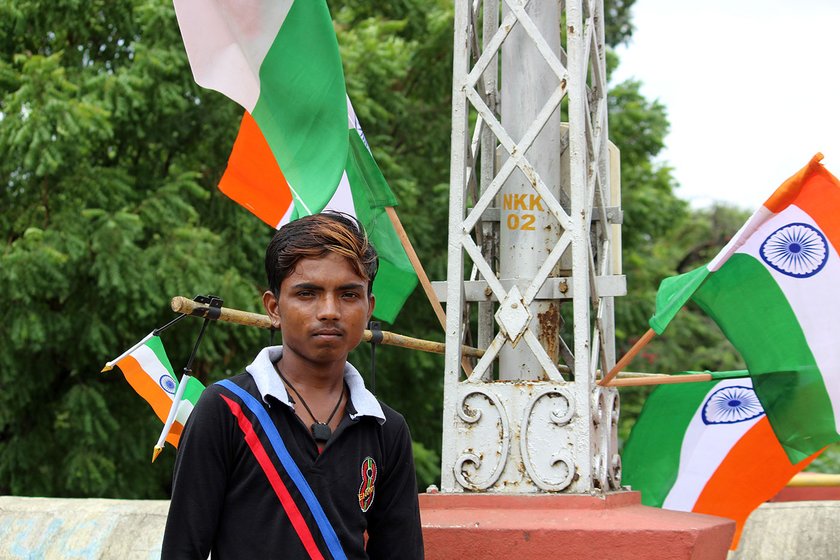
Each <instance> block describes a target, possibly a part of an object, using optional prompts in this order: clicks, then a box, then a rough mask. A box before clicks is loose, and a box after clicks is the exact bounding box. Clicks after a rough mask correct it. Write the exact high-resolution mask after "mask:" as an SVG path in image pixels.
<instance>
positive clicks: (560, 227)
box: [437, 0, 625, 493]
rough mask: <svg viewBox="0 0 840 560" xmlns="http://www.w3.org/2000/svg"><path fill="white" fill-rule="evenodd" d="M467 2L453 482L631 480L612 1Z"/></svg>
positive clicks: (451, 318)
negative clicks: (621, 367)
mask: <svg viewBox="0 0 840 560" xmlns="http://www.w3.org/2000/svg"><path fill="white" fill-rule="evenodd" d="M455 5H456V8H455V55H454V57H455V61H454V72H453V80H454V81H453V99H452V160H451V164H452V167H451V178H450V207H449V255H448V257H449V261H448V272H447V281H446V283H438V286H437V288H438V291H439V293H441V295H445V299H446V302H447V326H446V343H447V344H446V348H447V354H446V371H445V384H444V436H443V457H442V462H443V472H442V490H443V491H444V492H461V491H486V492H539V491H554V492H559V491H564V492H570V493H592V492H597V491H599V490H600V491H608V490H612V489H618V488H619V486H620V471H621V463H620V458H619V456H618V452H617V443H616V426H617V421H618V410H619V399H618V393H617V391H616V390H615V389H609V388H603V387H599V386H598V385H597V384H596V380H597V377H598V376H599V375H600V374H599V371H600V372H606V371H608V370H609V369H610V368H611V367H612V366H613V365H614V363H615V350H614V329H613V297H614V296H619V295H624V293H625V282H624V277H623V276H621V275H620V272H621V271H620V267H621V263H620V245H621V241H620V232H619V226H618V225H617V224H619V223H620V221H621V210H620V194H619V188H618V171H617V151H615V150H614V149H612V150H611V147H610V146H609V144H608V141H607V132H608V129H607V97H606V93H607V82H606V62H605V45H604V12H603V2H602V0H592V1H589V0H565V1H563V0H560V1H558V0H531V1H530V2H529V1H528V0H483V1H482V0H472V1H467V0H456V4H455ZM611 151H612V152H613V157H611ZM611 162H612V164H611ZM465 254H466V255H467V256H468V257H469V261H467V262H465V258H464V256H465ZM444 288H445V290H444ZM444 292H445V294H444ZM569 307H571V309H569ZM564 316H566V317H567V318H568V317H571V321H568V322H567V323H565V324H564V321H563V317H564ZM569 323H570V324H569ZM464 341H467V342H473V343H474V344H475V345H477V346H479V347H481V348H486V349H487V352H486V353H485V355H484V356H483V357H482V358H481V359H480V360H479V361H478V362H477V363H475V364H473V366H472V367H466V368H464V369H462V357H461V355H460V344H461V343H462V342H464Z"/></svg>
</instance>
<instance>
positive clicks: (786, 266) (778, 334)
mask: <svg viewBox="0 0 840 560" xmlns="http://www.w3.org/2000/svg"><path fill="white" fill-rule="evenodd" d="M821 159H822V155H821V154H818V155H817V156H815V157H814V158H813V159H812V160H811V162H810V163H809V164H808V165H807V166H805V167H804V168H803V169H802V170H801V171H800V172H799V173H797V174H796V175H794V176H793V177H791V178H790V179H788V180H787V181H786V182H785V183H784V184H783V185H782V186H781V187H779V189H778V190H777V191H776V192H775V193H774V194H773V196H771V197H770V198H769V199H768V200H767V202H765V203H764V205H763V206H762V207H761V208H760V209H759V210H758V211H757V212H756V213H755V214H753V216H752V217H750V219H749V220H748V221H747V223H746V224H744V226H743V227H742V228H741V230H740V231H739V232H738V233H737V234H736V235H735V236H734V237H733V238H732V240H731V241H730V243H729V244H728V245H727V246H726V247H724V249H723V250H722V251H721V252H720V254H719V255H718V256H717V257H715V259H714V260H712V262H710V263H709V264H708V265H706V266H704V267H701V268H698V269H696V270H694V271H692V272H689V273H686V274H683V275H681V276H676V277H673V278H668V279H666V280H665V281H663V282H662V285H661V287H660V289H659V293H658V294H657V302H656V314H655V315H654V316H653V317H652V318H651V320H650V325H651V327H652V328H653V329H654V330H655V331H656V332H657V333H661V332H662V331H663V330H664V329H665V327H666V326H667V324H668V322H669V321H670V320H671V319H672V318H673V317H674V315H675V314H676V313H677V311H678V310H679V308H680V307H681V306H682V305H683V304H684V303H685V302H686V301H687V300H688V299H692V300H693V301H695V302H696V303H697V304H698V305H699V306H700V307H701V308H702V309H703V311H705V312H706V313H707V314H708V315H709V316H710V317H712V319H714V320H715V322H717V324H718V325H719V326H720V328H721V330H723V332H724V334H725V335H726V336H727V337H728V338H729V340H730V341H731V342H732V344H733V345H734V346H735V347H736V348H737V349H738V351H739V352H740V353H741V355H742V356H743V358H744V360H745V362H746V364H747V368H748V370H749V372H750V374H751V375H752V377H753V382H754V385H755V391H756V393H757V395H758V398H759V399H760V401H761V404H762V405H763V407H764V410H766V412H767V417H768V419H769V421H770V424H771V425H772V427H773V430H774V431H775V432H776V435H777V436H778V439H779V441H780V442H781V444H782V446H783V447H784V448H785V451H786V452H787V454H788V456H789V457H790V459H791V460H792V461H799V460H802V459H803V458H805V457H807V456H808V455H811V454H812V453H814V452H815V451H817V450H819V449H822V448H823V447H824V446H826V445H827V444H829V443H832V442H835V441H838V440H840V335H838V333H840V258H839V257H838V252H837V250H838V248H840V182H838V181H837V179H836V178H835V177H834V176H832V175H831V174H830V173H829V172H828V171H827V170H826V169H825V168H824V167H823V166H822V164H820V160H821Z"/></svg>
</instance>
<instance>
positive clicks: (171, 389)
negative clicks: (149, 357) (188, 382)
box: [158, 375, 178, 395]
mask: <svg viewBox="0 0 840 560" xmlns="http://www.w3.org/2000/svg"><path fill="white" fill-rule="evenodd" d="M158 383H160V386H161V387H162V388H163V390H164V391H166V392H167V393H169V394H170V395H174V394H175V389H176V388H177V387H178V386H177V385H176V384H175V380H174V379H172V376H170V375H161V376H160V381H158Z"/></svg>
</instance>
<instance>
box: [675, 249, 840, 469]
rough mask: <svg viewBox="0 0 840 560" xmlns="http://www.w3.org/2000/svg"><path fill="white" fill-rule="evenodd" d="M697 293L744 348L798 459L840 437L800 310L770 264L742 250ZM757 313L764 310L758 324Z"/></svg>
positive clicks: (765, 402)
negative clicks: (790, 299) (786, 294)
mask: <svg viewBox="0 0 840 560" xmlns="http://www.w3.org/2000/svg"><path fill="white" fill-rule="evenodd" d="M745 278H749V279H750V281H749V282H745V281H744V279H745ZM692 299H693V300H694V301H696V302H697V304H698V305H700V307H701V308H702V309H703V311H705V312H706V313H707V314H708V315H709V316H710V317H711V318H712V319H714V321H715V322H716V323H717V324H718V325H719V326H720V328H721V330H722V331H723V332H724V334H725V335H726V337H727V338H728V339H729V340H730V341H731V342H732V344H733V345H734V346H735V347H736V348H739V349H740V350H741V353H742V355H743V358H744V360H745V361H746V363H747V368H748V369H749V371H750V373H751V374H752V376H753V384H754V387H755V390H756V394H757V395H759V398H760V400H761V404H762V406H763V407H764V410H765V411H766V412H767V417H768V419H769V420H770V423H771V424H772V426H773V430H774V431H775V432H776V436H777V437H778V438H779V441H780V442H781V444H782V446H783V447H784V448H785V451H786V453H787V454H788V457H789V458H790V460H791V461H792V462H794V463H796V462H799V461H801V460H802V459H804V458H806V457H807V456H809V455H811V454H813V453H815V452H816V451H818V450H820V449H822V448H823V447H824V446H825V445H827V444H828V443H831V442H832V441H836V440H837V438H838V434H837V432H836V429H835V421H834V414H833V412H832V406H831V401H830V399H829V396H828V393H827V392H826V389H825V385H824V384H823V380H822V375H821V374H820V371H819V369H818V367H817V364H816V361H815V359H814V356H813V354H812V353H811V350H810V348H809V346H808V343H807V341H806V339H805V335H804V334H803V332H802V328H801V327H800V325H799V322H798V321H797V319H796V315H795V314H794V312H793V310H792V309H791V306H790V304H789V303H788V301H787V298H785V296H784V294H783V293H782V291H781V289H780V288H779V286H778V284H777V283H776V281H775V280H774V279H773V277H772V276H771V275H770V273H769V272H768V271H767V269H766V268H765V267H764V265H762V264H761V263H759V262H758V261H756V260H755V259H754V258H753V257H751V256H748V255H746V254H741V253H736V254H735V255H732V257H730V259H729V261H727V263H726V266H724V267H722V268H721V269H720V270H718V271H717V272H715V273H714V274H712V275H710V276H709V278H708V279H707V280H706V282H705V283H704V284H703V285H702V286H701V287H700V288H699V289H698V290H697V292H696V293H695V294H694V296H692ZM756 315H760V316H761V320H760V324H758V325H757V321H756V318H755V317H756ZM767 341H772V343H768V342H767Z"/></svg>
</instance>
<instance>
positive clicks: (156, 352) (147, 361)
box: [103, 333, 204, 447]
mask: <svg viewBox="0 0 840 560" xmlns="http://www.w3.org/2000/svg"><path fill="white" fill-rule="evenodd" d="M113 366H118V367H119V368H120V370H122V372H123V375H125V379H126V381H128V383H129V385H131V387H132V388H133V389H134V390H135V391H137V394H138V395H140V396H141V397H143V399H144V400H145V401H146V402H148V403H149V405H150V406H151V407H152V409H153V410H154V411H155V414H156V415H157V417H158V418H160V421H161V422H166V418H167V416H168V415H169V409H170V408H171V407H172V402H173V400H174V397H175V393H176V392H177V391H178V380H177V379H176V378H175V374H174V373H173V371H172V364H170V363H169V358H168V357H167V356H166V351H165V350H164V348H163V342H161V340H160V337H158V336H155V335H154V334H153V333H149V334H148V335H146V337H145V338H143V340H141V341H140V342H138V343H137V344H135V345H134V346H133V347H132V348H131V349H129V350H128V351H127V352H125V353H124V354H123V355H121V356H120V357H118V358H117V359H116V360H114V361H112V362H108V364H106V366H105V370H107V369H110V368H111V367H113ZM103 371H104V370H103ZM203 390H204V385H203V384H202V383H201V381H199V380H198V379H195V378H194V377H189V378H188V380H187V386H186V387H184V396H183V399H182V400H181V404H180V406H179V407H178V414H177V416H176V417H175V422H174V424H173V425H172V428H171V430H170V432H169V435H168V436H167V437H166V441H168V442H169V443H171V444H172V445H174V446H175V447H177V446H178V441H179V440H180V438H181V430H183V428H184V424H185V423H186V421H187V418H188V417H189V415H190V413H191V412H192V410H193V407H194V406H195V404H196V403H197V402H198V397H199V396H200V395H201V392H202V391H203Z"/></svg>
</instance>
